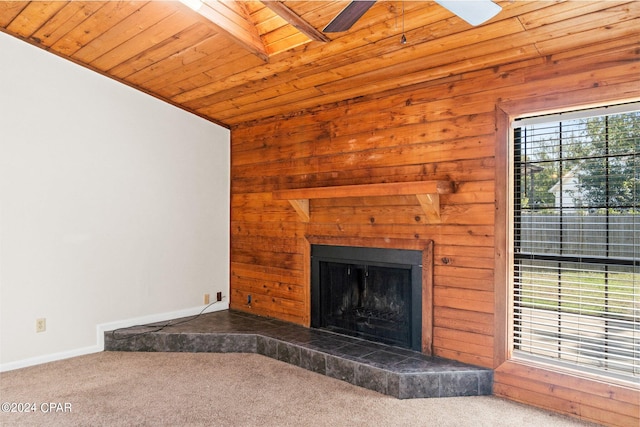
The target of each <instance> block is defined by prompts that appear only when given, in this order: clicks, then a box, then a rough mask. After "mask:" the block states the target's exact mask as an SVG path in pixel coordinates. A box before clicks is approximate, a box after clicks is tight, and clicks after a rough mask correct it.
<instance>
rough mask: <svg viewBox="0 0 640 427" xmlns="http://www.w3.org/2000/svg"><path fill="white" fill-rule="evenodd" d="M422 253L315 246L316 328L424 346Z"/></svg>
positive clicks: (313, 285) (313, 310) (313, 249)
mask: <svg viewBox="0 0 640 427" xmlns="http://www.w3.org/2000/svg"><path fill="white" fill-rule="evenodd" d="M421 259H422V254H421V252H420V251H406V250H397V249H379V248H354V247H331V246H321V245H317V246H313V248H312V289H311V299H312V322H311V326H312V327H317V328H324V329H328V330H332V331H335V332H339V333H344V334H347V335H353V336H358V337H361V338H364V339H367V340H371V341H377V342H382V343H385V344H390V345H395V346H400V347H405V348H411V349H415V350H420V337H421V324H422V316H421V310H422V309H421V305H422V304H421V303H422V285H421V283H422V280H421V279H422V268H421V265H420V263H421Z"/></svg>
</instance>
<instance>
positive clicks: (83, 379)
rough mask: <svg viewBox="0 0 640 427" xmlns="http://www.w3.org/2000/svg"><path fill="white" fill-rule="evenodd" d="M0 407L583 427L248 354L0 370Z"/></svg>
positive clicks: (124, 419)
mask: <svg viewBox="0 0 640 427" xmlns="http://www.w3.org/2000/svg"><path fill="white" fill-rule="evenodd" d="M0 401H1V402H2V404H3V407H2V408H3V412H2V413H1V414H0V425H2V426H274V427H275V426H278V427H281V426H375V427H383V426H452V427H453V426H455V427H459V426H474V427H476V426H492V427H493V426H544V427H553V426H585V425H593V424H586V423H581V422H579V421H577V420H575V419H571V418H567V417H564V416H561V415H558V414H553V413H550V412H545V411H542V410H538V409H535V408H531V407H528V406H524V405H520V404H517V403H514V402H510V401H506V400H503V399H499V398H496V397H492V396H480V397H462V398H440V399H409V400H398V399H396V398H393V397H389V396H385V395H382V394H378V393H376V392H373V391H370V390H366V389H363V388H359V387H356V386H353V385H351V384H348V383H346V382H342V381H339V380H335V379H332V378H328V377H325V376H322V375H318V374H315V373H312V372H309V371H306V370H304V369H301V368H298V367H295V366H292V365H288V364H285V363H283V362H279V361H277V360H273V359H269V358H267V357H265V356H261V355H258V354H211V353H119V352H104V353H96V354H91V355H87V356H81V357H76V358H72V359H67V360H62V361H57V362H52V363H47V364H43V365H39V366H33V367H28V368H24V369H19V370H15V371H9V372H4V373H2V374H0ZM11 402H14V403H16V405H13V408H10V409H16V410H17V409H22V410H25V409H26V408H28V409H35V411H33V412H22V413H18V412H4V411H5V410H6V409H7V406H6V403H11ZM20 404H22V405H20ZM25 404H28V405H25Z"/></svg>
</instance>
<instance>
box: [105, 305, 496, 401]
mask: <svg viewBox="0 0 640 427" xmlns="http://www.w3.org/2000/svg"><path fill="white" fill-rule="evenodd" d="M165 323H171V326H168V327H164V328H162V329H160V327H158V325H164V324H165ZM159 329H160V330H159ZM105 350H106V351H165V352H209V353H258V354H261V355H264V356H268V357H271V358H273V359H277V360H280V361H283V362H286V363H290V364H292V365H296V366H299V367H301V368H304V369H307V370H309V371H313V372H316V373H319V374H322V375H326V376H328V377H331V378H336V379H339V380H342V381H346V382H349V383H351V384H354V385H357V386H360V387H364V388H367V389H370V390H374V391H377V392H379V393H383V394H386V395H390V396H394V397H397V398H399V399H411V398H426V397H454V396H480V395H490V394H491V393H492V387H493V371H492V370H491V369H486V368H480V367H477V366H472V365H467V364H463V363H460V362H455V361H451V360H447V359H442V358H434V357H428V356H425V355H423V354H421V353H418V352H415V351H411V350H406V349H402V348H398V347H392V346H387V345H384V344H377V343H372V342H369V341H365V340H362V339H359V338H354V337H349V336H345V335H340V334H336V333H333V332H329V331H323V330H318V329H309V328H305V327H303V326H299V325H294V324H291V323H287V322H283V321H279V320H275V319H267V318H264V317H258V316H254V315H252V314H248V313H243V312H238V311H232V310H225V311H218V312H214V313H208V314H203V315H201V316H198V317H195V318H185V319H176V320H173V321H171V322H164V323H157V324H154V326H135V327H131V328H125V329H119V330H116V331H108V332H105Z"/></svg>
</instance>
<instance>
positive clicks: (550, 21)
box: [0, 0, 640, 127]
mask: <svg viewBox="0 0 640 427" xmlns="http://www.w3.org/2000/svg"><path fill="white" fill-rule="evenodd" d="M206 3H207V4H206V5H205V6H206V11H207V12H206V13H204V12H201V13H196V12H194V11H193V10H191V9H190V8H188V7H187V6H185V5H183V4H182V3H180V2H177V1H50V2H48V1H33V2H24V1H18V2H13V1H0V29H1V30H2V31H3V32H5V33H7V34H10V35H13V36H16V37H19V38H21V39H23V40H25V41H28V42H30V43H32V44H34V45H36V46H39V47H41V48H43V49H46V50H48V51H50V52H53V53H55V54H57V55H59V56H61V57H64V58H68V59H69V60H71V61H74V62H76V63H78V64H81V65H83V66H86V67H88V68H90V69H92V70H95V71H97V72H100V73H102V74H104V75H106V76H109V77H112V78H114V79H116V80H119V81H121V82H123V83H125V84H128V85H130V86H133V87H135V88H137V89H139V90H141V91H144V92H147V93H149V94H152V95H153V96H156V97H158V98H160V99H163V100H166V101H167V102H170V103H172V104H174V105H177V106H180V107H181V108H184V109H185V110H188V111H191V112H193V113H195V114H198V115H200V116H203V117H206V118H207V119H209V120H212V121H214V122H216V123H219V124H223V125H225V126H228V127H233V126H234V125H237V124H240V123H245V122H250V121H253V120H259V119H261V118H265V117H272V116H279V115H290V114H295V113H296V112H299V111H302V110H304V109H308V108H312V107H317V106H320V105H324V104H328V103H332V102H339V101H345V100H349V99H354V98H359V97H367V96H376V94H383V93H385V92H386V93H389V92H390V91H396V90H402V88H405V87H407V86H410V85H414V84H422V83H424V82H429V81H432V80H435V79H442V78H451V79H455V78H457V77H459V76H460V74H461V73H465V72H470V71H475V70H480V69H485V68H488V67H500V66H505V65H506V64H509V63H511V62H515V61H522V60H526V59H533V58H539V57H548V56H549V55H558V54H561V53H562V52H566V51H572V50H575V49H580V48H582V47H586V46H589V45H591V44H595V43H614V42H615V41H616V40H617V39H627V40H634V39H635V40H636V42H637V41H638V40H640V1H595V0H587V1H584V0H582V1H575V0H574V1H519V0H515V1H513V0H511V1H497V3H498V4H499V5H500V6H502V11H501V12H500V13H499V14H498V15H497V16H495V17H494V18H492V19H491V20H489V21H488V22H486V23H484V24H482V25H480V26H477V27H472V26H470V25H469V24H468V23H466V22H464V21H463V20H461V19H460V18H458V17H457V16H455V15H453V14H452V13H451V12H449V11H448V10H446V9H444V8H443V7H441V6H440V5H438V4H436V3H434V2H431V1H404V2H402V1H400V0H398V1H385V0H382V1H378V2H377V3H376V4H375V5H374V6H373V7H372V8H371V9H369V10H368V11H367V12H366V13H365V15H364V16H363V17H362V18H361V19H360V20H359V21H358V22H357V23H356V24H355V25H354V26H353V27H352V28H351V29H350V30H348V31H345V32H340V33H329V34H324V36H325V37H323V35H322V33H321V30H322V29H323V28H324V26H326V25H327V23H329V22H330V21H331V19H332V18H333V17H334V16H335V15H336V14H337V13H339V12H340V10H342V9H343V8H344V7H345V6H346V5H347V4H348V2H347V1H284V2H280V3H281V4H275V5H274V4H270V5H269V6H270V7H266V6H265V4H269V2H265V3H262V2H260V1H237V2H231V1H224V2H217V1H215V0H208V1H207V2H206ZM282 5H284V6H286V9H287V10H288V11H289V12H292V14H291V13H289V15H287V13H285V12H286V11H284V12H283V10H282V9H283V8H282ZM276 12H277V13H276ZM203 15H207V16H208V18H209V19H207V18H205V17H204V16H203ZM298 18H300V19H298ZM212 21H215V22H216V23H214V22H212ZM292 23H293V25H292ZM305 25H308V26H307V27H306V28H305ZM316 30H317V31H316ZM318 34H319V35H318ZM402 34H405V36H406V40H407V42H406V44H402V43H401V42H400V39H401V36H402ZM3 60H7V58H3ZM505 69H506V68H505Z"/></svg>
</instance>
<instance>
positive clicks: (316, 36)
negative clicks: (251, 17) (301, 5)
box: [262, 0, 330, 42]
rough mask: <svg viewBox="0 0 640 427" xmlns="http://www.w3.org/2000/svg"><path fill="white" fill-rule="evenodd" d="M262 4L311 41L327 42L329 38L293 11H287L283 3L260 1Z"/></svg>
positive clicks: (273, 0) (267, 0) (269, 0)
mask: <svg viewBox="0 0 640 427" xmlns="http://www.w3.org/2000/svg"><path fill="white" fill-rule="evenodd" d="M262 3H263V4H264V5H265V6H267V7H268V8H269V9H271V10H272V11H274V12H275V13H277V14H278V15H280V17H281V18H282V19H284V20H285V21H287V22H288V23H289V24H291V25H293V26H294V27H296V28H297V29H298V30H299V31H300V32H301V33H302V34H304V35H305V36H307V37H309V38H310V39H311V40H315V41H320V42H328V41H330V39H329V37H327V36H325V35H324V34H322V32H320V31H318V30H317V29H316V28H315V27H314V26H312V25H311V24H309V23H308V22H307V21H305V20H304V19H302V18H301V17H300V16H298V15H297V14H296V13H295V12H294V11H293V10H291V9H289V8H288V7H287V6H286V5H285V4H284V3H282V2H281V1H276V0H262Z"/></svg>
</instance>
